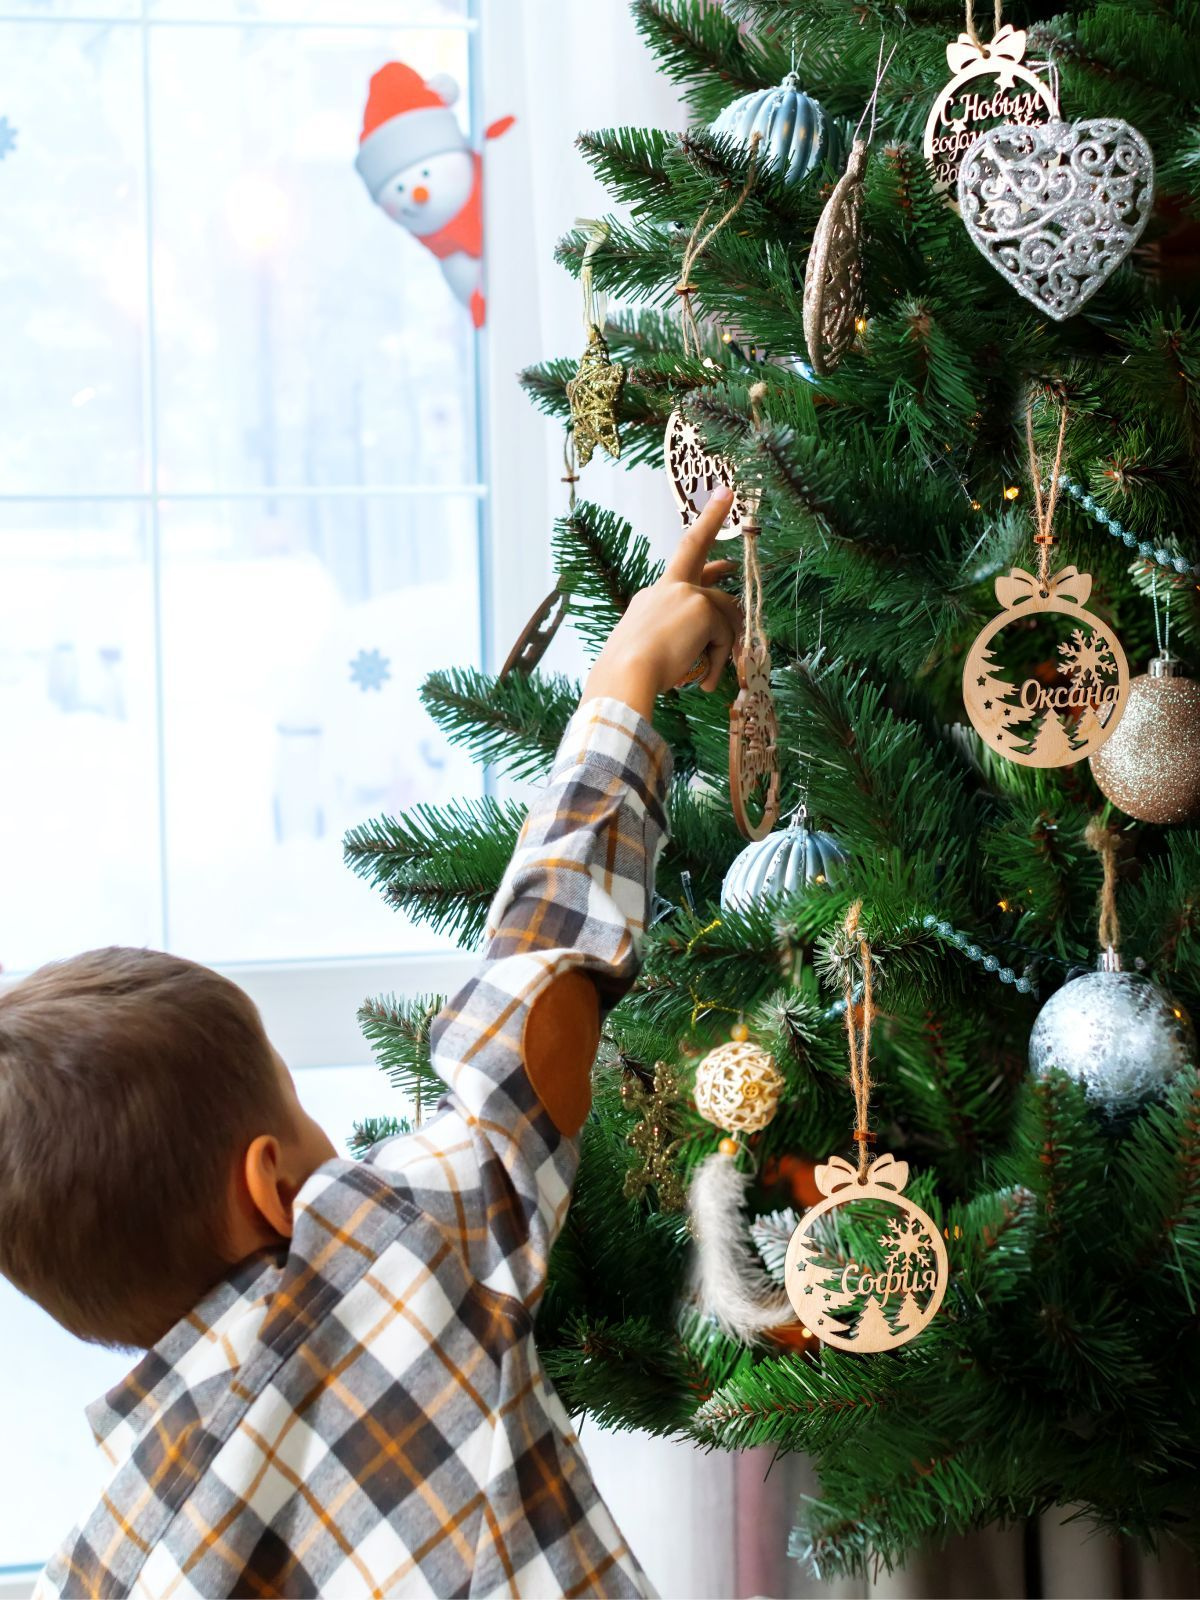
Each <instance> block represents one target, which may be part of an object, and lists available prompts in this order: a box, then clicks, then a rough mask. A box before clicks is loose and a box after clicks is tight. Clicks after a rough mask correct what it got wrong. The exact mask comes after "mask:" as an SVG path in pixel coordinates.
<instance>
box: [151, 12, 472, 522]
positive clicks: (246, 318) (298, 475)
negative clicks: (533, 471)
mask: <svg viewBox="0 0 1200 1600" xmlns="http://www.w3.org/2000/svg"><path fill="white" fill-rule="evenodd" d="M398 37H399V38H401V39H402V42H403V48H404V51H405V54H406V57H407V59H408V60H409V61H410V62H411V63H412V64H413V65H414V66H416V67H417V68H419V70H421V71H422V72H424V73H426V74H428V73H433V72H446V73H450V74H451V75H453V76H454V77H455V78H456V79H457V81H458V82H459V84H460V85H462V86H464V88H465V85H466V71H467V60H466V35H465V33H464V32H462V31H461V30H458V29H442V30H435V31H414V32H411V33H404V34H403V35H400V36H398V35H396V34H395V33H390V34H389V33H379V34H378V35H376V34H373V33H371V32H369V31H367V32H354V31H342V32H338V31H333V30H329V31H327V30H324V29H308V30H305V29H286V28H285V29H278V28H186V27H180V28H162V29H155V30H152V32H151V35H150V39H151V59H152V63H153V82H154V93H153V119H152V120H153V148H154V155H153V161H154V208H155V263H156V285H155V287H156V316H157V322H156V328H157V344H158V354H159V404H160V427H159V450H160V479H159V482H160V486H161V487H163V488H165V489H167V490H168V491H169V490H180V489H202V490H210V489H229V488H233V489H245V488H257V487H263V486H271V487H273V486H275V485H277V484H337V485H343V484H356V483H373V484H391V483H460V482H470V481H473V479H474V476H475V457H474V434H473V414H474V357H473V338H472V334H471V323H470V317H469V315H468V314H467V312H466V311H465V310H464V308H463V307H462V306H461V305H460V304H459V303H458V302H457V301H456V300H455V299H454V297H453V295H452V294H451V292H450V290H449V288H448V287H447V285H446V283H445V282H444V281H443V278H442V275H441V270H440V268H439V265H438V262H437V261H436V260H435V258H434V257H433V256H432V255H431V254H430V253H429V252H428V251H427V250H425V249H424V248H423V247H422V246H421V245H419V244H418V243H417V242H416V240H415V239H413V238H412V237H411V236H410V235H409V234H408V233H407V232H406V231H405V230H404V229H402V228H400V227H398V226H397V225H396V224H395V223H393V222H391V221H390V220H389V219H388V218H387V217H386V216H385V215H384V214H383V212H382V211H381V210H380V209H379V208H378V207H377V206H375V205H373V204H372V203H371V201H370V198H369V196H368V194H367V191H366V189H365V188H364V186H363V184H362V182H361V180H360V178H359V176H358V174H357V173H356V171H355V170H354V156H355V152H356V149H357V140H358V133H359V129H360V126H361V117H362V109H363V104H364V101H365V99H366V93H367V84H368V81H369V79H370V77H371V74H372V73H373V72H375V71H376V70H377V68H378V67H380V66H381V65H382V64H383V63H385V62H386V61H388V60H390V59H391V58H392V56H393V55H394V53H395V50H396V48H397V38H398Z"/></svg>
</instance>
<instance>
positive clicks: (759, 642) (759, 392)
mask: <svg viewBox="0 0 1200 1600" xmlns="http://www.w3.org/2000/svg"><path fill="white" fill-rule="evenodd" d="M766 393H767V386H766V384H765V383H756V384H753V385H752V386H751V389H750V417H751V421H752V422H753V425H754V430H755V432H756V433H757V432H759V431H761V429H762V425H763V414H762V403H763V400H764V399H765V398H766ZM741 494H742V499H743V500H744V502H745V503H746V509H747V515H746V516H745V517H744V518H743V519H742V622H743V631H742V649H743V651H746V652H750V651H753V650H765V649H766V648H767V632H766V628H765V627H764V626H763V586H762V568H761V566H760V565H759V561H758V507H759V503H760V501H761V500H762V490H761V489H759V488H758V487H757V486H753V487H750V488H744V489H742V491H741Z"/></svg>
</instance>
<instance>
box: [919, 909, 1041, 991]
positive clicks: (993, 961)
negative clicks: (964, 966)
mask: <svg viewBox="0 0 1200 1600" xmlns="http://www.w3.org/2000/svg"><path fill="white" fill-rule="evenodd" d="M921 926H922V927H923V928H926V929H928V930H930V931H931V932H934V933H940V934H941V936H942V938H943V939H945V940H947V941H948V942H949V943H950V944H952V945H954V946H955V947H956V948H957V949H959V950H961V951H962V953H963V955H965V956H966V958H967V960H968V961H978V962H979V964H980V966H981V967H982V968H983V970H984V971H985V972H992V973H995V975H996V977H997V978H999V980H1000V982H1001V983H1011V984H1012V986H1013V988H1014V989H1016V991H1017V992H1018V994H1036V993H1037V985H1036V983H1035V982H1034V980H1033V979H1032V978H1031V977H1030V976H1029V969H1028V968H1026V969H1025V971H1024V972H1022V974H1021V976H1020V977H1019V978H1018V977H1017V975H1016V973H1015V972H1014V971H1013V969H1012V968H1011V967H1002V966H1001V965H1000V958H999V956H994V955H992V954H990V953H987V954H985V953H984V951H983V950H981V949H980V947H979V945H978V944H976V943H975V941H974V940H973V939H971V938H970V937H968V935H967V934H965V933H962V932H961V931H960V930H959V929H958V928H955V927H954V926H953V925H952V924H951V923H949V922H947V921H946V920H945V918H943V917H935V916H927V917H922V918H921Z"/></svg>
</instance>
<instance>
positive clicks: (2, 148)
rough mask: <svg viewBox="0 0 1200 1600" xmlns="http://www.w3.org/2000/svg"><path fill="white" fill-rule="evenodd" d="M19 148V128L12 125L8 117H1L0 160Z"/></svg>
mask: <svg viewBox="0 0 1200 1600" xmlns="http://www.w3.org/2000/svg"><path fill="white" fill-rule="evenodd" d="M16 148H17V130H16V129H15V128H14V127H12V126H10V124H9V120H8V118H7V117H0V161H3V160H4V158H5V156H7V155H11V153H12V152H13V151H14V150H15V149H16Z"/></svg>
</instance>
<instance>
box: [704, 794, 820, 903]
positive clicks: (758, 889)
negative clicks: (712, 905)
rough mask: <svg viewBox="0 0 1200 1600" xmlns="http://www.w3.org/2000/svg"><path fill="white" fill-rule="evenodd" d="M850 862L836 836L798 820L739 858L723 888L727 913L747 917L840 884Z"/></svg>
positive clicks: (800, 819) (758, 843)
mask: <svg viewBox="0 0 1200 1600" xmlns="http://www.w3.org/2000/svg"><path fill="white" fill-rule="evenodd" d="M845 859H846V852H845V851H844V850H843V849H842V847H841V845H840V844H839V843H838V842H837V840H836V839H835V838H834V837H833V835H832V834H831V833H821V832H819V831H818V830H817V829H816V828H814V827H812V825H811V824H810V823H809V822H808V820H807V818H805V817H798V818H797V819H796V820H795V821H793V822H789V823H788V825H787V827H786V828H777V829H776V830H775V832H774V833H769V834H767V836H766V838H765V839H756V840H755V841H754V843H753V844H748V845H747V846H746V848H745V849H744V850H743V851H741V853H740V854H739V855H737V856H735V857H734V861H733V865H732V866H731V867H730V869H729V871H728V872H727V873H726V874H725V882H724V883H723V884H722V885H721V909H722V911H745V910H747V909H748V908H749V907H750V906H753V905H757V904H758V903H759V902H760V901H762V900H765V899H768V898H773V897H776V896H779V895H785V894H795V893H796V891H797V890H798V889H804V888H807V887H808V885H810V884H821V883H836V882H837V874H838V868H839V867H840V866H841V865H842V863H843V862H844V861H845Z"/></svg>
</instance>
